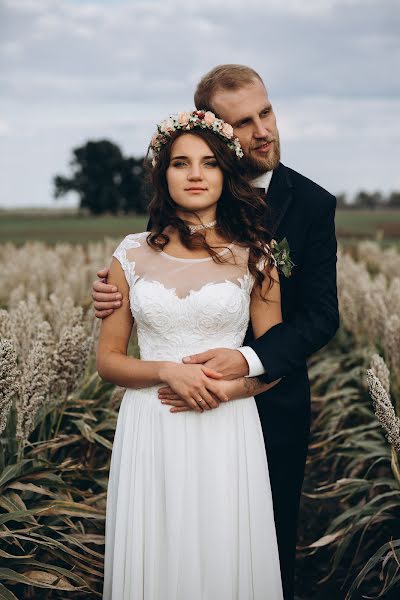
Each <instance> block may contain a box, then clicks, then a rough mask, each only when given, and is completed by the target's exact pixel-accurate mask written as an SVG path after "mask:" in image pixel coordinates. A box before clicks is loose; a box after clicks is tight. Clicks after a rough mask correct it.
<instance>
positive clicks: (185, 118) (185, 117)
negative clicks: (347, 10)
mask: <svg viewBox="0 0 400 600" xmlns="http://www.w3.org/2000/svg"><path fill="white" fill-rule="evenodd" d="M189 117H190V113H188V112H181V113H179V115H178V121H179V125H183V126H185V125H187V124H188V123H189Z"/></svg>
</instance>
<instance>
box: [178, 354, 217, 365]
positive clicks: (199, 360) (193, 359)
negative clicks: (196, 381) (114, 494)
mask: <svg viewBox="0 0 400 600" xmlns="http://www.w3.org/2000/svg"><path fill="white" fill-rule="evenodd" d="M213 356H214V354H213V351H212V350H207V351H206V352H200V354H192V355H191V356H185V357H184V358H182V362H184V363H185V364H190V365H198V364H203V363H205V362H207V361H208V360H211V359H212V358H213Z"/></svg>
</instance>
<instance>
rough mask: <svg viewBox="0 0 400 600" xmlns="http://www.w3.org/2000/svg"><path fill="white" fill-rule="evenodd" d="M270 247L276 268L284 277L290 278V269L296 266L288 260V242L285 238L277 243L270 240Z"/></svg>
mask: <svg viewBox="0 0 400 600" xmlns="http://www.w3.org/2000/svg"><path fill="white" fill-rule="evenodd" d="M270 247H271V252H272V256H273V257H274V259H275V263H276V268H277V269H278V271H282V273H283V274H284V276H285V277H290V276H291V274H292V269H293V267H295V266H296V265H295V264H294V262H293V261H292V259H291V258H290V248H289V242H288V241H287V239H286V238H283V240H281V241H280V242H279V243H278V242H277V241H276V240H271V243H270Z"/></svg>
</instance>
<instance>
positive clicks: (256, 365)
mask: <svg viewBox="0 0 400 600" xmlns="http://www.w3.org/2000/svg"><path fill="white" fill-rule="evenodd" d="M272 173H273V171H266V173H262V174H261V175H259V176H258V177H256V178H255V179H253V180H252V181H251V185H252V186H254V187H257V188H264V189H265V193H267V191H268V188H269V184H270V182H271V178H272ZM238 350H239V352H241V354H243V356H244V357H245V359H246V361H247V364H248V365H249V374H248V375H246V377H257V376H258V375H262V374H263V373H265V369H264V365H263V364H262V362H261V360H260V359H259V358H258V355H257V354H256V353H255V352H254V350H253V348H250V346H242V347H241V348H238Z"/></svg>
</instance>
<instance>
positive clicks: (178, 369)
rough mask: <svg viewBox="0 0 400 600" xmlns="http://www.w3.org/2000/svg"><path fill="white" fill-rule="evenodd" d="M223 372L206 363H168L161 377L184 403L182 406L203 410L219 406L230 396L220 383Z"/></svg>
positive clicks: (161, 372) (161, 371) (162, 370)
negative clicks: (207, 365)
mask: <svg viewBox="0 0 400 600" xmlns="http://www.w3.org/2000/svg"><path fill="white" fill-rule="evenodd" d="M221 377H222V375H221V373H218V372H217V371H214V370H213V369H209V368H207V367H205V366H204V365H182V364H179V363H171V362H169V363H167V364H166V365H165V366H164V367H163V368H162V369H161V370H160V379H161V380H162V381H164V382H165V383H166V384H167V386H168V387H169V388H170V389H171V391H172V393H173V395H174V396H177V398H179V400H180V401H181V402H184V405H183V406H182V405H181V406H180V408H185V407H186V408H187V409H188V410H197V411H198V412H203V409H204V410H210V409H211V408H217V407H218V406H219V403H220V402H226V401H227V400H228V397H227V395H226V393H225V391H224V388H223V386H220V385H218V384H219V383H221V382H220V381H218V380H219V379H220V378H221Z"/></svg>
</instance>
